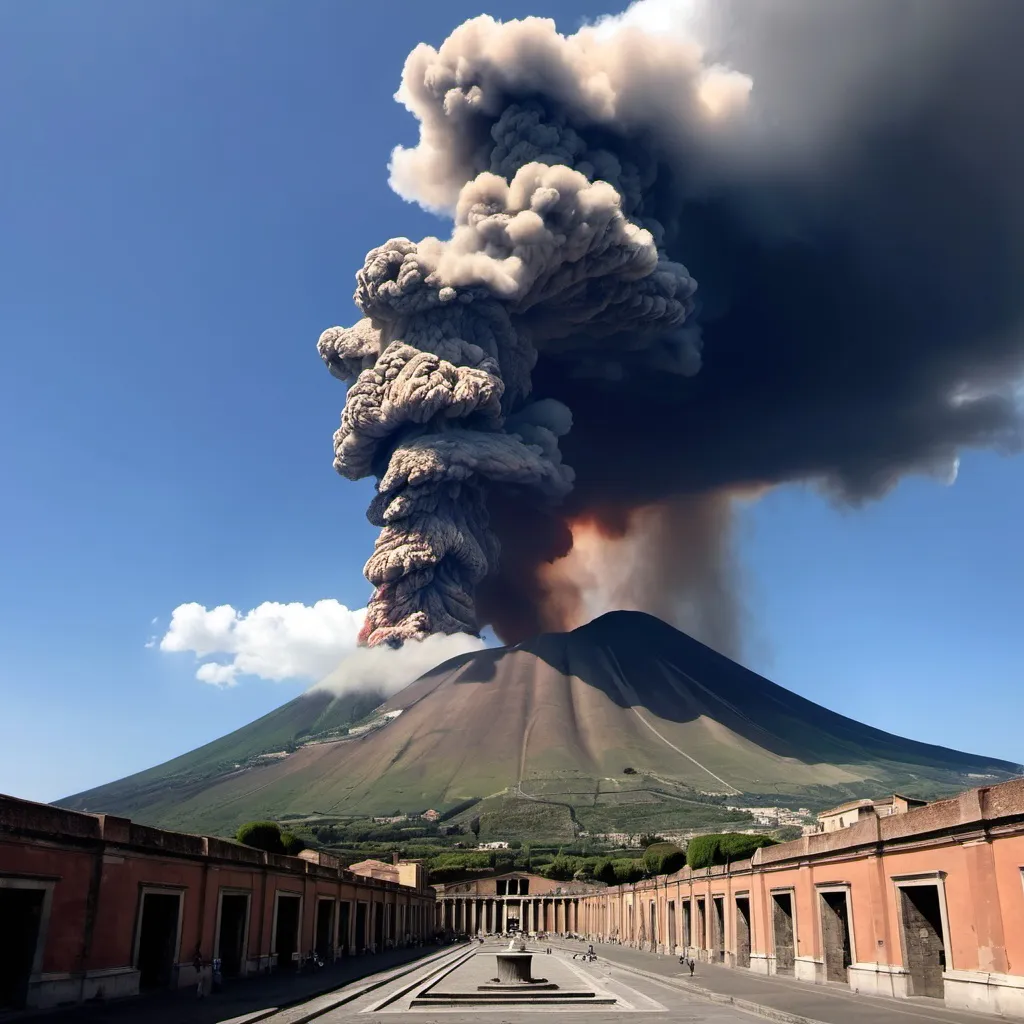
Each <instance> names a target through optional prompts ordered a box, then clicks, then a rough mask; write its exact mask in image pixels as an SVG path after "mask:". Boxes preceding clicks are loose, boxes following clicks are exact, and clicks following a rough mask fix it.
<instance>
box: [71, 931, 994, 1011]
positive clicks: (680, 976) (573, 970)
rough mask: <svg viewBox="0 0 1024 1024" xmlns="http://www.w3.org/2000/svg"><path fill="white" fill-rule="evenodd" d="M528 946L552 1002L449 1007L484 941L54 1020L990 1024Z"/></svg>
mask: <svg viewBox="0 0 1024 1024" xmlns="http://www.w3.org/2000/svg"><path fill="white" fill-rule="evenodd" d="M528 948H529V951H530V952H532V953H533V962H532V976H533V978H535V979H544V980H545V981H547V982H548V983H549V984H552V983H553V984H554V985H556V986H557V993H555V995H554V999H552V994H551V992H550V991H540V990H539V989H538V991H537V993H536V996H537V998H536V999H534V1000H531V1001H530V1002H527V1003H522V1004H518V1005H516V1004H508V1003H504V1004H501V1005H475V1004H474V1005H459V1003H458V1000H460V999H467V998H474V997H475V994H476V993H478V992H479V991H480V986H481V985H483V986H487V985H488V984H489V983H491V982H492V981H493V979H494V977H495V974H496V972H497V961H496V959H495V954H498V953H501V952H503V951H505V946H504V945H503V944H499V943H496V942H488V943H485V944H482V945H480V944H476V943H472V944H469V943H463V944H459V945H455V946H449V947H444V948H442V949H437V948H432V949H424V950H417V951H406V952H405V953H398V952H395V953H392V954H390V955H388V956H378V957H365V958H356V959H354V960H352V961H349V962H347V963H346V964H345V965H344V966H339V967H337V968H328V969H325V970H324V971H323V972H318V973H317V974H312V975H306V976H291V977H288V976H284V975H277V976H274V977H268V978H264V979H253V980H251V981H248V982H239V983H237V985H235V986H233V987H231V988H229V989H228V990H226V991H224V992H221V993H218V994H217V995H214V996H211V997H209V998H207V999H204V1000H203V1001H202V1002H197V1001H196V1000H195V997H194V996H192V998H191V999H189V998H187V997H186V995H185V993H175V995H174V996H173V997H171V998H165V999H161V1000H160V1001H159V1002H152V1003H150V1002H149V1000H129V1001H125V1002H123V1003H120V1004H108V1005H106V1006H92V1007H84V1006H83V1007H78V1008H76V1009H75V1010H71V1011H66V1012H65V1013H61V1014H57V1015H56V1016H58V1017H60V1018H62V1019H66V1020H73V1021H75V1022H76V1024H78V1022H82V1024H84V1022H88V1024H101V1022H102V1024H107V1022H110V1024H115V1022H116V1024H129V1022H132V1021H146V1024H193V1022H194V1024H256V1022H258V1021H262V1022H265V1024H308V1022H311V1021H316V1022H318V1024H399V1022H401V1021H409V1022H412V1024H420V1022H422V1024H431V1022H434V1024H470V1022H483V1024H519V1022H523V1024H528V1022H530V1021H535V1020H543V1019H546V1018H547V1017H548V1016H549V1015H550V1014H553V1013H565V1014H569V1015H570V1016H572V1017H574V1018H575V1019H577V1020H579V1021H580V1022H581V1024H582V1022H583V1021H586V1024H614V1022H619V1024H623V1022H626V1021H628V1020H630V1019H631V1018H634V1017H637V1019H640V1017H638V1015H646V1016H648V1017H651V1018H652V1019H653V1020H657V1021H664V1022H665V1024H753V1022H756V1021H758V1020H765V1019H770V1020H775V1021H779V1022H784V1024H992V1022H994V1021H996V1020H997V1019H1001V1018H996V1017H992V1016H988V1015H985V1014H977V1013H966V1012H960V1011H953V1010H947V1009H945V1007H944V1006H943V1005H942V1004H941V1003H940V1002H939V1001H938V1000H933V999H906V1000H895V999H884V998H879V997H871V996H863V995H858V994H855V993H852V992H850V990H849V989H848V988H846V987H845V986H840V985H810V984H806V983H803V982H797V981H793V980H790V979H785V978H778V977H764V976H761V975H756V974H751V973H750V972H749V971H745V970H735V969H729V968H726V967H719V966H715V965H711V964H704V963H700V964H698V965H697V970H696V975H695V976H694V977H693V978H692V979H691V978H690V976H689V971H688V970H687V969H686V968H684V967H682V966H681V965H680V964H679V963H678V960H677V958H676V957H673V956H659V955H657V954H654V953H650V952H644V951H641V950H636V949H630V948H627V947H623V946H617V945H604V944H600V943H596V944H595V946H594V949H595V952H596V953H597V959H596V960H593V961H588V960H586V959H582V958H579V957H576V958H574V956H573V954H574V953H576V954H580V953H581V952H582V951H583V950H584V949H585V948H586V945H585V944H582V943H580V944H576V943H551V944H550V945H549V944H547V943H538V942H536V941H534V942H532V943H531V944H530V945H529V947H528ZM549 948H550V950H551V952H550V953H548V952H547V950H548V949H549ZM431 999H433V1000H434V1002H433V1003H431V1002H430V1000H431ZM545 999H547V1000H548V1001H547V1002H545V1001H543V1000H545ZM559 999H560V1000H561V1001H556V1000H559ZM147 1003H149V1005H148V1006H147V1005H146V1004H147Z"/></svg>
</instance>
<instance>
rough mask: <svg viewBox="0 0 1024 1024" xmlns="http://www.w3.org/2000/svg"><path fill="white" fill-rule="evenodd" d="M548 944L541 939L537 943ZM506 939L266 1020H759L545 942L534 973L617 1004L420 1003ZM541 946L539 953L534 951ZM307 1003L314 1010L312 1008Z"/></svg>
mask: <svg viewBox="0 0 1024 1024" xmlns="http://www.w3.org/2000/svg"><path fill="white" fill-rule="evenodd" d="M539 945H541V946H543V944H539ZM504 948H505V946H504V944H496V943H487V944H485V945H484V946H480V947H478V948H477V949H476V950H475V951H470V953H469V956H470V958H471V959H470V960H468V961H461V962H459V961H457V960H456V961H455V962H452V963H447V962H446V963H444V964H438V965H434V966H433V967H428V968H426V969H423V970H418V971H417V972H416V973H415V974H412V975H410V976H409V977H408V978H406V979H404V980H402V981H399V982H394V983H393V984H389V985H385V986H382V987H381V988H379V989H377V990H376V991H375V992H373V993H371V994H368V995H367V996H366V997H364V998H361V999H356V1000H354V1001H352V1002H350V1003H347V1004H345V1005H341V1006H334V1007H327V1006H323V1005H322V1004H321V1005H319V1006H318V1005H317V1003H318V1001H317V1000H313V1001H311V1003H309V1004H307V1005H306V1006H305V1007H295V1008H294V1010H292V1011H286V1013H285V1014H282V1015H281V1017H280V1018H278V1016H276V1015H275V1016H274V1017H271V1018H268V1019H267V1020H266V1021H265V1022H264V1024H310V1022H314V1024H542V1022H545V1021H547V1020H549V1019H550V1018H549V1017H548V1014H552V1013H567V1014H570V1015H575V1021H578V1022H580V1024H626V1022H627V1021H628V1020H629V1019H630V1017H631V1016H633V1015H634V1014H642V1015H648V1016H650V1015H651V1014H654V1018H653V1021H652V1024H653V1022H654V1021H658V1022H663V1024H757V1018H756V1017H753V1016H750V1015H749V1014H747V1013H744V1012H743V1011H741V1010H737V1009H736V1008H735V1007H732V1006H725V1005H721V1004H715V1003H711V1002H709V1001H708V1000H706V999H702V998H698V997H697V996H694V995H688V994H686V993H683V992H680V991H678V990H677V989H675V988H674V987H673V986H672V985H671V983H669V982H668V981H667V980H657V981H655V980H653V979H651V978H649V977H641V976H638V975H636V974H634V973H631V972H629V971H627V970H624V969H622V968H620V967H618V966H616V965H612V964H609V963H608V962H607V961H605V962H604V963H603V964H600V965H599V964H586V965H584V964H582V963H581V962H579V961H572V960H571V958H570V954H569V953H567V952H566V951H565V950H561V949H556V950H554V955H552V956H547V955H545V954H544V953H543V950H542V949H537V948H534V949H531V950H530V951H531V952H533V953H534V954H535V957H534V967H535V969H534V971H533V973H534V975H535V976H542V977H550V978H551V979H552V980H555V981H556V983H557V984H558V985H559V987H563V986H564V988H565V989H566V990H570V989H575V990H577V991H595V992H596V993H597V994H598V995H599V996H600V997H601V998H602V999H604V998H607V997H612V998H614V999H615V1000H616V1001H617V1002H616V1003H615V1004H614V1005H608V1004H607V1003H602V1004H600V1005H593V1004H591V1005H586V1004H583V1003H582V1001H580V1002H575V1003H562V1004H553V1005H545V1004H543V1003H542V1002H538V1001H527V1002H524V1003H521V1004H509V1003H504V1004H501V1005H496V1006H488V1005H473V1006H466V1007H461V1006H437V1007H434V1006H424V1005H417V1003H418V1002H419V999H418V996H419V995H420V994H421V993H422V991H423V990H424V987H427V986H429V987H432V986H433V985H436V984H438V983H439V982H442V983H443V982H445V981H447V980H448V979H449V975H448V972H449V971H452V972H453V974H454V975H461V978H456V977H454V976H452V977H451V982H452V986H453V988H454V990H456V991H466V992H468V991H472V990H473V988H474V986H475V984H476V983H478V982H479V981H480V979H481V978H485V979H486V977H487V975H488V974H489V973H490V972H491V971H492V970H493V969H494V966H495V965H494V962H493V959H492V958H491V957H490V956H489V955H488V954H493V953H496V952H499V951H501V950H502V949H504ZM538 953H539V954H540V955H539V956H538V955H536V954H538ZM307 1007H308V1010H309V1011H311V1012H308V1013H307V1012H306V1011H307Z"/></svg>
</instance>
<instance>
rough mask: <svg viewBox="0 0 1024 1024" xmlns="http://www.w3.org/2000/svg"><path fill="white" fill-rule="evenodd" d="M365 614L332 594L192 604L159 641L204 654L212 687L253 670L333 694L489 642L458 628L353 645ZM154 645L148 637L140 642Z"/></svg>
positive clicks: (199, 672)
mask: <svg viewBox="0 0 1024 1024" xmlns="http://www.w3.org/2000/svg"><path fill="white" fill-rule="evenodd" d="M365 617H366V609H365V608H357V609H350V608H346V607H345V605H343V604H339V603H338V602H337V601H335V600H333V599H329V600H324V601H317V602H316V604H313V605H304V604H299V603H298V602H294V603H292V604H279V603H278V602H276V601H265V602H264V603H263V604H261V605H259V606H258V607H256V608H253V609H252V610H251V611H248V612H240V611H237V610H236V609H235V608H232V607H231V605H229V604H223V605H218V606H217V607H216V608H205V607H204V606H203V605H201V604H197V603H196V602H190V603H188V604H180V605H178V607H177V608H175V609H174V611H173V612H172V613H171V624H170V626H169V627H168V629H167V632H166V633H165V634H164V636H163V638H162V639H161V640H160V641H159V645H160V650H161V651H167V652H171V653H181V652H185V653H191V654H194V655H195V656H196V657H197V658H200V659H203V661H202V664H200V665H199V667H198V668H197V669H196V679H198V680H199V681H200V682H203V683H209V684H210V685H211V686H219V687H228V686H236V685H237V684H238V682H239V679H240V678H241V677H242V676H257V677H259V678H261V679H270V680H274V681H280V680H284V679H308V680H318V682H317V683H316V686H317V687H323V688H326V689H329V690H331V691H332V692H334V693H342V692H345V691H351V690H367V689H374V690H378V689H379V690H384V691H386V692H387V693H389V694H390V693H395V692H397V691H398V690H400V689H401V688H402V687H403V686H406V685H407V684H408V683H411V682H412V681H413V680H414V679H416V678H417V677H418V676H421V675H422V674H423V673H424V672H426V671H428V670H429V669H432V668H433V667H434V666H435V665H439V664H440V663H441V662H442V661H447V660H448V659H449V658H453V657H455V656H456V655H457V654H464V653H466V652H468V651H475V650H480V649H481V648H483V647H486V646H487V645H486V643H485V642H484V641H483V640H481V639H480V638H479V637H474V636H468V635H466V634H464V633H459V634H456V635H454V636H444V635H437V636H430V637H427V638H426V639H425V640H422V641H407V642H406V643H405V644H404V645H403V646H402V647H401V648H399V649H392V648H389V647H374V648H363V647H358V646H357V642H358V636H359V630H360V628H361V627H362V625H363V620H364V618H365ZM155 644H156V638H155V637H152V638H150V640H149V641H148V642H147V643H146V646H147V647H152V646H154V645H155ZM207 659H208V660H207Z"/></svg>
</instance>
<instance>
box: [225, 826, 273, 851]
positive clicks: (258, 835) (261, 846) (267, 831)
mask: <svg viewBox="0 0 1024 1024" xmlns="http://www.w3.org/2000/svg"><path fill="white" fill-rule="evenodd" d="M235 839H237V840H238V842H240V843H241V844H242V845H243V846H251V847H252V848H253V849H256V850H265V851H266V852H267V853H284V852H285V850H284V844H283V843H282V841H281V826H280V825H278V823H277V822H276V821H247V822H246V823H245V824H244V825H241V826H239V829H238V831H237V832H236V833H235Z"/></svg>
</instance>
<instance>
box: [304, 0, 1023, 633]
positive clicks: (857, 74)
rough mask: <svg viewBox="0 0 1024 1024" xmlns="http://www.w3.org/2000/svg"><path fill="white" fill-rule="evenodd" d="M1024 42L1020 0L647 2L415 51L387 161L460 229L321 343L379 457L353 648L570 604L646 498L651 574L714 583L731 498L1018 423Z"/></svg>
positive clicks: (376, 287)
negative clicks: (610, 539) (576, 533)
mask: <svg viewBox="0 0 1024 1024" xmlns="http://www.w3.org/2000/svg"><path fill="white" fill-rule="evenodd" d="M684 15H685V17H684ZM1020 38H1024V4H1021V3H1020V2H1019V0H972V3H970V4H965V3H963V2H962V0H857V2H839V0H833V2H829V0H716V2H715V3H714V4H707V5H704V4H701V3H698V2H694V0H688V2H686V3H672V2H670V0H665V2H662V0H642V2H640V3H638V4H635V5H634V6H633V7H632V8H630V10H629V11H627V12H626V14H625V15H623V16H621V17H620V18H617V19H609V20H605V21H604V22H602V23H599V24H597V25H596V26H591V27H587V28H584V29H582V30H581V31H579V32H578V33H576V34H575V35H571V36H562V35H559V34H558V33H557V31H556V29H555V26H554V24H553V23H552V22H550V21H547V20H542V19H527V20H524V21H519V22H509V23H505V24H501V23H498V22H495V21H493V20H492V19H490V18H477V19H474V20H472V21H469V22H467V23H465V24H464V25H461V26H460V27H459V28H457V29H456V30H455V31H454V32H453V33H452V34H451V36H450V37H449V38H448V39H447V40H446V41H445V42H444V43H443V44H442V46H441V47H440V48H439V49H437V50H435V49H433V48H432V47H429V46H425V45H421V46H419V47H417V48H416V49H415V50H414V51H413V53H412V54H411V55H410V57H409V59H408V61H407V63H406V67H405V72H404V75H403V80H402V86H401V89H400V91H399V93H398V99H399V100H400V101H401V102H403V103H404V104H405V105H406V106H407V107H408V109H409V110H410V111H411V112H412V113H413V114H414V115H415V116H416V117H417V118H418V119H419V121H420V140H419V143H418V145H416V146H415V147H413V148H411V149H403V148H401V147H400V148H399V149H397V150H396V151H395V153H394V157H393V161H392V168H391V170H392V179H391V180H392V186H393V187H394V188H395V189H396V190H397V191H398V192H399V193H400V194H402V195H403V196H405V197H407V198H409V199H414V200H416V201H418V202H420V203H422V204H423V205H425V206H427V207H429V208H431V209H434V210H439V211H441V210H444V211H453V212H454V219H455V229H454V232H453V234H452V237H451V240H450V241H446V242H442V241H439V240H437V239H433V238H428V239H425V240H424V241H422V242H420V243H418V244H414V243H412V242H409V241H407V240H405V239H393V240H391V241H390V242H388V243H386V244H385V245H383V246H381V247H380V248H379V249H375V250H374V251H373V252H371V253H370V254H369V256H368V257H367V260H366V263H365V265H364V267H363V269H362V271H360V273H359V274H358V275H357V279H358V287H357V291H356V302H357V304H358V306H359V307H360V309H361V310H362V312H363V313H364V315H365V319H364V320H361V321H359V323H357V324H356V325H355V326H354V327H352V328H349V329H342V328H331V329H330V330H328V331H326V332H325V333H324V335H323V336H322V337H321V339H320V345H319V348H320V353H321V356H322V357H323V359H324V361H325V362H326V363H327V365H328V367H329V369H330V370H331V372H332V373H333V374H334V375H335V376H337V377H339V378H341V379H342V380H344V381H346V382H348V383H349V384H350V385H351V386H350V389H349V393H348V398H347V401H346V406H345V410H344V413H343V416H342V425H341V428H340V430H339V431H338V432H337V434H336V435H335V455H336V458H335V466H336V468H337V469H338V471H339V472H340V473H342V474H343V475H345V476H347V477H350V478H353V479H356V478H360V477H366V476H373V477H375V478H376V479H377V481H378V488H377V489H378V494H377V497H376V499H375V500H374V502H373V504H372V506H371V509H370V513H369V515H370V519H371V521H372V522H374V523H375V524H377V525H378V526H380V527H381V531H382V532H381V534H380V537H379V540H378V542H377V545H376V549H375V551H374V554H373V556H372V558H371V559H370V561H369V562H368V563H367V567H366V574H367V577H368V579H369V580H370V582H371V583H372V584H373V585H374V587H375V594H374V597H373V600H372V602H371V605H370V613H369V616H368V620H367V628H366V631H365V633H364V639H365V640H366V641H367V642H369V643H370V644H377V643H382V642H390V643H397V642H401V641H402V640H403V639H404V638H407V637H421V636H424V635H426V634H429V633H432V632H456V631H468V632H473V631H475V630H476V629H478V628H479V627H480V626H481V625H483V624H485V623H487V622H491V623H494V625H495V628H496V629H497V631H498V632H499V634H500V635H502V636H503V637H504V638H505V639H509V640H515V639H520V638H521V637H522V636H523V635H524V634H526V633H528V632H530V631H531V630H534V629H538V628H543V627H546V626H551V625H558V624H560V622H561V621H562V620H561V619H560V618H559V615H560V613H559V612H558V610H557V608H556V606H557V605H559V604H560V603H561V604H562V605H564V603H565V591H564V587H562V588H561V592H560V596H558V597H557V598H553V597H552V581H551V577H550V575H549V574H548V575H546V574H545V571H544V566H545V565H547V564H548V563H551V562H552V561H554V560H556V559H558V558H561V557H562V556H565V555H566V554H567V552H568V551H569V550H570V548H571V546H572V533H571V526H572V524H573V523H577V524H578V523H579V522H581V521H588V522H591V523H597V524H598V525H599V526H600V525H602V524H603V528H605V529H606V530H610V532H611V533H612V534H615V532H616V530H618V532H619V533H620V534H621V532H622V530H623V527H622V525H621V524H622V523H623V522H628V521H630V517H631V516H633V515H634V513H636V512H637V510H643V509H652V508H653V509H655V510H660V511H659V512H658V527H657V530H656V531H655V532H654V534H652V535H654V536H657V537H658V538H660V541H659V543H660V544H662V545H669V546H671V547H672V549H673V553H672V557H667V558H659V556H658V545H651V544H648V545H647V546H646V548H645V550H646V551H647V552H648V554H646V555H641V556H639V557H640V559H641V564H638V566H637V569H636V574H637V578H638V579H640V578H646V579H648V580H649V581H650V586H651V588H652V590H653V591H656V592H657V593H655V594H654V600H655V603H656V604H657V602H658V601H659V600H660V598H659V597H658V594H661V595H664V594H665V593H671V592H672V591H673V589H678V588H679V587H680V585H681V584H685V583H686V582H687V576H688V574H690V575H693V574H694V573H696V574H697V576H698V577H699V580H698V585H699V586H700V587H704V586H705V584H704V583H703V582H700V581H707V588H708V592H709V594H710V596H711V598H713V599H714V600H716V601H718V602H719V604H721V603H722V602H721V591H722V588H723V586H727V582H728V581H727V571H726V569H725V564H726V561H727V559H726V558H725V556H724V554H723V557H722V559H721V566H720V568H721V571H717V570H716V569H715V567H714V566H713V565H709V558H708V557H696V554H697V553H699V552H701V551H702V550H703V549H704V548H706V549H707V550H708V551H712V552H723V553H727V548H728V545H727V544H723V542H722V537H723V536H724V534H723V522H724V523H725V528H726V532H727V520H728V508H729V495H731V494H733V493H736V492H737V491H742V490H747V491H749V490H751V489H757V488H762V487H764V486H770V485H773V484H777V483H781V482H785V481H790V480H801V479H804V480H812V481H817V482H818V483H820V484H821V485H823V486H824V487H826V488H827V489H828V490H830V491H831V492H832V493H834V494H835V495H837V496H838V497H840V498H843V499H845V500H853V501H857V500H861V499H864V498H867V497H873V496H876V495H879V494H881V493H884V491H885V490H886V489H888V488H889V487H890V486H891V485H892V484H893V483H894V482H895V481H896V480H897V479H898V478H899V476H900V475H902V474H903V473H905V472H908V471H912V470H925V471H930V472H940V473H946V474H948V473H949V472H950V471H951V469H953V468H954V467H955V465H956V459H957V455H958V452H959V451H960V449H961V448H963V447H965V446H976V445H993V444H1014V443H1016V441H1017V440H1018V438H1019V430H1018V428H1019V420H1018V417H1017V406H1016V403H1015V396H1014V392H1013V390H1012V388H1011V386H1010V384H1011V383H1012V382H1013V381H1014V380H1015V379H1017V376H1018V375H1019V373H1020V369H1021V363H1022V357H1024V332H1022V323H1024V287H1021V283H1022V282H1021V273H1020V271H1021V268H1022V266H1024V259H1022V256H1024V244H1022V243H1024V133H1022V132H1021V131H1020V130H1019V126H1018V122H1019V110H1020V105H1021V102H1022V101H1024V62H1021V61H1020V60H1019V58H1018V55H1017V52H1016V50H1017V42H1016V41H1017V40H1019V39H1020ZM694 40H699V41H700V45H698V43H697V42H695V41H694ZM684 264H685V266H684ZM687 268H688V269H687ZM691 273H692V276H691ZM696 282H699V289H697V285H696ZM698 371H699V372H698ZM570 467H571V468H570ZM616 524H618V525H616ZM673 524H675V528H677V529H686V530H687V531H688V533H687V536H686V537H685V538H680V539H679V541H678V543H675V544H673V541H672V538H673ZM705 541H706V544H705V543H704V542H705ZM680 550H683V551H688V552H692V553H694V557H690V556H689V555H686V556H685V557H680V556H679V551H680ZM715 558H717V556H713V557H712V558H711V561H714V560H715ZM694 567H696V568H694ZM563 582H564V581H563ZM691 582H692V581H691ZM555 589H558V588H555ZM684 589H685V587H684ZM727 604H728V601H726V602H725V605H727ZM659 607H660V605H659ZM727 614H728V613H727ZM563 618H564V616H563ZM723 632H724V633H727V632H728V629H725V630H724V631H723Z"/></svg>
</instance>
